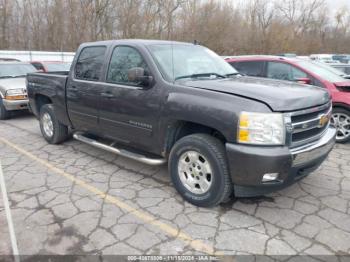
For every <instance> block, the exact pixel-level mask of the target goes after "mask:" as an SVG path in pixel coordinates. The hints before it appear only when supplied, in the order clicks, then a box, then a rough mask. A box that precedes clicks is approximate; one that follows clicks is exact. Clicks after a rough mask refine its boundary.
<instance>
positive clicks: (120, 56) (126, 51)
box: [107, 46, 148, 85]
mask: <svg viewBox="0 0 350 262" xmlns="http://www.w3.org/2000/svg"><path fill="white" fill-rule="evenodd" d="M134 67H142V68H143V69H144V70H145V73H146V74H147V72H148V67H147V64H146V62H145V60H144V59H143V58H142V56H141V54H140V53H139V52H138V51H137V50H136V49H135V48H132V47H129V46H118V47H116V48H115V49H114V51H113V54H112V58H111V62H110V65H109V69H108V75H107V82H110V83H117V84H128V85H136V84H138V83H133V82H130V81H129V80H128V70H129V69H131V68H134Z"/></svg>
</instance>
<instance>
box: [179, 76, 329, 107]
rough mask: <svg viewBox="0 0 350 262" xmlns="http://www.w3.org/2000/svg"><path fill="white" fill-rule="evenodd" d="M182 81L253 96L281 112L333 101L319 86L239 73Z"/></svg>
mask: <svg viewBox="0 0 350 262" xmlns="http://www.w3.org/2000/svg"><path fill="white" fill-rule="evenodd" d="M183 84H184V85H186V86H190V87H197V88H202V89H207V90H212V91H217V92H222V93H227V94H232V95H237V96H242V97H246V98H250V99H254V100H257V101H260V102H262V103H265V104H267V105H268V106H269V107H270V108H271V109H272V110H273V111H278V112H287V111H296V110H300V109H304V108H308V107H313V106H318V105H322V104H325V103H327V102H328V101H329V100H330V95H329V93H328V92H327V91H325V90H323V89H321V88H319V87H314V86H309V85H302V84H297V83H292V82H287V81H279V80H272V79H267V78H257V77H246V76H237V77H234V78H225V79H215V80H189V81H184V82H183Z"/></svg>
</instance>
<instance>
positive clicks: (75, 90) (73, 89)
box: [70, 86, 78, 92]
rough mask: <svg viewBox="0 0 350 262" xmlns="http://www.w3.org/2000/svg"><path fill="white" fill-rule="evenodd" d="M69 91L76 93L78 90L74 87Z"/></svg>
mask: <svg viewBox="0 0 350 262" xmlns="http://www.w3.org/2000/svg"><path fill="white" fill-rule="evenodd" d="M70 91H72V92H77V91H78V89H77V87H76V86H71V87H70Z"/></svg>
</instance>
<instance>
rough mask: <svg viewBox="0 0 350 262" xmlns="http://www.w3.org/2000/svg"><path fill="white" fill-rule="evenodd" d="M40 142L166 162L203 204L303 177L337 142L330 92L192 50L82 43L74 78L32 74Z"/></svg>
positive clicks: (189, 196) (181, 187)
mask: <svg viewBox="0 0 350 262" xmlns="http://www.w3.org/2000/svg"><path fill="white" fill-rule="evenodd" d="M27 89H28V96H29V102H30V106H31V109H32V111H33V113H34V114H35V115H36V117H37V118H38V119H39V121H40V128H41V132H42V135H43V137H44V138H45V139H46V140H47V142H48V143H51V144H58V143H61V142H63V141H65V140H66V139H67V138H69V135H70V134H73V137H74V138H75V139H77V140H79V141H82V142H84V143H88V144H90V145H91V146H95V147H98V148H101V149H104V150H108V151H110V152H113V153H115V154H118V155H121V156H124V157H129V158H132V159H134V160H137V161H140V162H143V163H146V164H150V165H162V164H165V163H166V162H168V169H169V173H170V176H171V179H172V182H173V184H174V186H175V188H176V189H177V191H178V192H179V193H180V194H181V195H182V196H183V198H185V199H186V200H187V201H189V202H190V203H192V204H194V205H197V206H206V207H208V206H215V205H217V204H219V203H221V202H224V201H227V200H228V199H229V198H230V197H231V196H238V197H239V196H258V195H264V194H267V193H270V192H272V191H275V190H279V189H281V188H284V187H286V186H288V185H291V184H292V183H294V182H295V181H298V180H299V179H301V178H303V177H305V176H306V175H307V174H309V173H310V172H311V171H313V170H314V169H316V168H317V167H318V166H319V165H320V164H321V163H322V161H323V160H324V159H325V158H326V157H327V155H328V153H329V152H330V151H331V149H332V147H333V145H334V143H335V133H336V131H335V129H334V128H333V127H331V126H330V125H329V118H330V115H331V111H332V104H331V100H330V96H329V94H328V92H326V91H324V90H322V89H320V88H318V87H313V86H309V87H305V86H303V85H299V84H298V83H290V82H285V81H279V80H270V79H261V78H253V77H246V76H241V75H240V74H238V73H237V71H236V70H235V69H234V68H232V67H231V66H230V65H229V64H228V63H226V62H225V61H224V60H223V59H222V58H220V57H219V56H218V55H216V54H215V53H214V52H212V51H211V50H209V49H207V48H205V47H203V46H200V45H196V44H190V43H182V42H169V41H157V40H115V41H101V42H93V43H85V44H82V45H81V46H80V47H79V49H78V51H77V53H76V56H75V58H74V61H73V64H72V67H71V70H70V71H69V72H60V73H57V72H55V73H32V74H28V75H27Z"/></svg>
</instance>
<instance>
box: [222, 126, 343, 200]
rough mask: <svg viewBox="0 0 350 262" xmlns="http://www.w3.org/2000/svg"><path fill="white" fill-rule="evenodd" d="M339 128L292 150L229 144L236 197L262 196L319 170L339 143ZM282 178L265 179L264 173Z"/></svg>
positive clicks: (278, 147)
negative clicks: (269, 180) (337, 132)
mask: <svg viewBox="0 0 350 262" xmlns="http://www.w3.org/2000/svg"><path fill="white" fill-rule="evenodd" d="M335 135H336V130H335V129H334V128H332V127H330V128H328V130H327V131H326V133H325V134H324V135H323V136H322V137H321V138H320V139H319V140H318V141H316V142H313V143H310V144H307V145H303V146H300V147H298V148H293V149H290V148H288V147H287V146H274V147H268V146H250V145H239V144H229V143H227V144H226V151H227V158H228V163H229V168H230V171H231V178H232V182H233V184H234V191H235V195H236V196H242V197H247V196H259V195H264V194H268V193H271V192H273V191H276V190H280V189H282V188H284V187H287V186H289V185H291V184H293V183H294V182H296V181H298V180H299V179H301V178H303V177H305V176H306V175H307V174H309V173H310V172H312V171H313V170H315V169H317V168H318V167H319V166H320V165H321V163H322V162H323V160H325V158H326V157H327V155H328V153H329V152H330V151H331V150H332V148H333V146H334V144H335ZM267 173H278V174H279V175H278V179H277V180H274V181H272V182H264V183H263V182H262V178H263V176H264V174H267Z"/></svg>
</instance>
